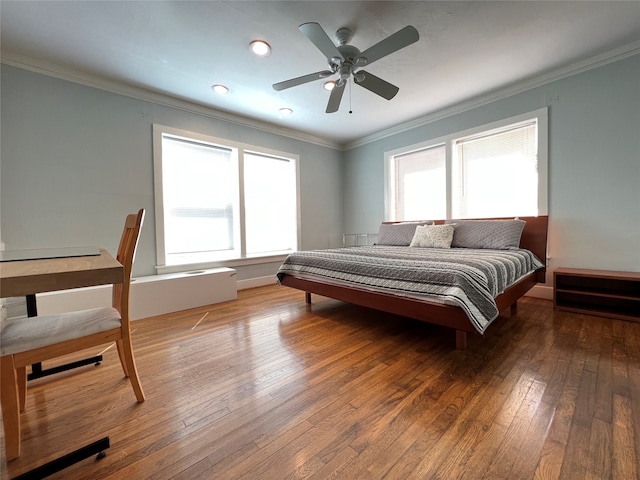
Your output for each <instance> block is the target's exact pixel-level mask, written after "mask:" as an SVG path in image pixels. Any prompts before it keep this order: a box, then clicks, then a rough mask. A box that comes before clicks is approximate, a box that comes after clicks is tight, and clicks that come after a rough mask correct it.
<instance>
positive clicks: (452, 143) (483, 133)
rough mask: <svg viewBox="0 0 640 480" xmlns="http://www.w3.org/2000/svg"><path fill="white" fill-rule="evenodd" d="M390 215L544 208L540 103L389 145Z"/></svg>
mask: <svg viewBox="0 0 640 480" xmlns="http://www.w3.org/2000/svg"><path fill="white" fill-rule="evenodd" d="M386 162H387V192H388V193H387V215H386V216H387V219H389V220H427V219H442V218H482V217H509V216H535V215H546V213H547V112H546V109H541V110H538V111H536V112H532V113H529V114H525V115H520V116H518V117H513V118H509V119H506V120H504V121H500V122H495V123H493V124H490V125H484V126H482V127H478V128H475V129H472V130H468V131H465V132H458V133H455V134H452V135H448V136H446V137H442V138H439V139H435V140H432V141H429V142H424V143H422V144H420V145H414V146H412V147H409V148H404V149H402V150H399V151H394V152H388V153H387V154H386Z"/></svg>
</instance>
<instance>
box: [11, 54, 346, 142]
mask: <svg viewBox="0 0 640 480" xmlns="http://www.w3.org/2000/svg"><path fill="white" fill-rule="evenodd" d="M0 63H2V64H6V65H9V66H12V67H16V68H21V69H23V70H29V71H31V72H34V73H39V74H42V75H47V76H49V77H54V78H58V79H61V80H66V81H68V82H72V83H77V84H80V85H84V86H87V87H92V88H97V89H99V90H104V91H107V92H111V93H115V94H118V95H123V96H126V97H130V98H135V99H137V100H144V101H147V102H150V103H154V104H156V105H161V106H165V107H171V108H175V109H178V110H182V111H185V112H189V113H195V114H198V115H202V116H204V117H208V118H213V119H216V120H222V121H225V122H229V123H233V124H234V125H238V126H241V127H247V128H253V129H256V130H261V131H263V132H267V133H272V134H275V135H281V136H284V137H288V138H291V139H294V140H300V141H303V142H306V143H312V144H315V145H320V146H322V147H328V148H332V149H335V150H344V145H342V144H339V143H336V142H332V141H330V140H327V139H326V138H321V137H317V136H315V135H310V134H307V133H304V132H300V131H299V130H294V129H290V128H286V127H281V126H278V125H275V124H273V123H269V122H263V121H260V120H256V119H253V118H249V117H244V116H242V115H237V114H233V113H229V112H223V111H221V110H217V109H215V108H213V107H208V106H205V105H202V104H197V103H193V102H190V101H188V100H184V99H181V98H179V97H174V96H171V95H167V94H165V93H161V92H156V91H153V90H150V89H146V88H141V87H135V86H133V85H129V84H126V83H124V82H118V81H114V80H109V79H106V78H102V77H98V76H96V75H91V74H88V73H86V72H80V71H75V70H72V69H68V68H64V67H61V66H59V65H55V64H51V63H48V62H46V61H42V60H37V59H33V58H30V57H25V56H22V55H15V54H9V55H5V54H4V53H3V55H2V58H1V59H0Z"/></svg>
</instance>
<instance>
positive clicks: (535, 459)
mask: <svg viewBox="0 0 640 480" xmlns="http://www.w3.org/2000/svg"><path fill="white" fill-rule="evenodd" d="M313 299H314V304H313V305H312V306H310V307H309V306H307V305H305V303H304V294H303V293H302V292H299V291H296V290H292V289H289V288H286V287H281V286H277V285H273V286H268V287H261V288H256V289H252V290H245V291H241V292H239V299H238V300H237V301H232V302H227V303H223V304H218V305H213V306H209V307H206V308H198V309H194V310H190V311H185V312H180V313H177V314H171V315H165V316H161V317H155V318H150V319H144V320H139V321H135V322H134V324H133V325H134V328H135V331H134V333H133V339H134V348H135V351H136V358H137V363H138V368H139V371H140V378H141V381H142V384H143V387H144V389H145V393H146V395H147V400H146V402H144V403H142V404H137V403H136V402H135V397H134V394H133V390H132V389H131V386H130V384H129V382H128V381H127V380H126V379H125V378H124V377H123V376H122V370H121V368H120V365H119V363H118V360H117V354H116V352H115V349H114V348H108V349H107V350H106V351H105V352H104V362H103V363H102V364H101V365H100V366H97V367H96V366H87V367H83V368H80V369H76V370H74V371H71V372H66V373H62V374H58V375H55V376H52V377H47V378H42V379H39V380H36V381H33V382H30V383H29V392H28V400H27V409H26V411H25V412H24V413H23V414H22V428H23V432H22V442H23V443H22V456H21V457H20V458H19V459H17V460H15V461H12V462H9V464H7V462H6V460H5V456H4V437H2V438H1V439H0V440H1V442H2V447H0V452H1V454H2V462H1V465H0V468H1V470H0V477H2V478H3V479H4V478H12V477H15V476H17V475H19V474H21V473H23V472H24V471H26V470H29V469H31V468H34V467H36V466H38V465H40V464H42V463H44V462H46V461H49V460H51V459H53V458H56V457H58V456H60V455H63V454H65V453H68V452H70V451H72V450H74V449H76V448H79V447H81V446H83V445H84V444H87V443H89V442H91V441H95V440H97V439H99V438H101V437H103V436H107V435H108V436H109V437H110V440H111V448H110V449H109V450H107V456H106V457H105V458H103V459H101V460H96V459H95V458H93V457H92V458H90V459H87V460H85V461H83V462H81V463H79V464H77V465H74V466H72V467H70V468H69V469H67V470H65V471H63V472H61V473H59V474H56V475H54V476H52V477H50V478H53V479H56V478H58V479H76V478H78V479H79V478H82V479H130V480H134V479H146V478H151V479H214V478H215V479H234V480H235V479H250V480H256V479H268V480H269V479H274V480H280V479H343V480H344V479H346V480H352V479H394V480H395V479H458V478H460V479H461V478H464V479H570V480H574V479H583V478H584V479H587V478H589V479H620V480H632V479H637V478H639V475H640V464H639V463H640V323H633V322H625V321H621V320H611V319H607V318H599V317H592V316H587V315H579V314H573V313H566V312H554V310H553V307H552V304H551V302H549V301H545V300H539V299H532V298H524V299H523V300H521V301H520V302H519V308H518V313H517V315H516V316H515V317H514V318H507V316H505V317H500V318H499V319H498V320H496V322H495V324H494V325H492V326H491V328H489V330H488V332H487V335H486V336H485V337H484V338H483V337H480V336H471V337H470V339H469V346H468V349H467V350H466V351H464V352H460V351H456V350H455V349H454V334H453V332H451V331H449V330H447V329H444V328H440V327H436V326H433V325H427V324H423V323H419V322H416V321H412V320H409V319H404V318H401V317H396V316H391V315H387V314H383V313H380V312H375V311H372V310H368V309H364V308H360V307H355V306H352V305H348V304H345V303H341V302H338V301H334V300H330V299H324V298H322V297H316V296H314V297H313ZM507 315H508V314H507ZM86 353H96V352H93V351H92V352H86ZM81 356H83V355H78V356H76V357H81ZM74 358H75V357H74ZM47 365H49V364H47Z"/></svg>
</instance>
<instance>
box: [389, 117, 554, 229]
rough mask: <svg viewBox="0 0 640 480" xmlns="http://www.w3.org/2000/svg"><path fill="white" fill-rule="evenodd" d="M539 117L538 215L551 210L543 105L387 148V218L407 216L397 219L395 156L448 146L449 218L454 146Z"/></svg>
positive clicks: (545, 122)
mask: <svg viewBox="0 0 640 480" xmlns="http://www.w3.org/2000/svg"><path fill="white" fill-rule="evenodd" d="M531 120H536V122H537V131H538V136H537V143H538V145H537V148H538V215H548V211H549V186H548V163H549V162H548V155H549V152H548V150H549V148H548V145H549V141H548V135H549V127H548V109H547V107H543V108H540V109H537V110H534V111H531V112H527V113H523V114H520V115H515V116H512V117H508V118H504V119H501V120H497V121H494V122H491V123H486V124H483V125H479V126H477V127H473V128H469V129H467V130H462V131H459V132H454V133H450V134H447V135H443V136H441V137H437V138H433V139H430V140H425V141H423V142H419V143H416V144H413V145H409V146H405V147H401V148H397V149H394V150H390V151H387V152H385V154H384V162H385V168H384V185H385V191H384V210H385V211H384V215H385V221H401V220H403V219H397V218H394V217H395V205H394V203H393V202H394V190H395V188H396V186H395V183H394V182H395V174H394V157H395V156H399V155H405V154H408V153H411V152H415V151H417V150H423V149H427V148H432V147H438V146H441V145H444V146H445V176H446V182H447V184H446V189H445V191H446V199H445V202H446V217H445V219H452V218H453V217H452V204H453V201H452V194H453V193H452V186H453V179H452V175H453V173H452V171H453V168H452V167H453V161H454V149H455V145H456V141H458V140H461V139H464V138H465V137H470V136H474V135H479V134H481V133H483V132H489V131H491V130H498V129H501V128H505V127H509V126H511V125H515V124H520V123H524V122H527V121H531ZM422 220H440V219H422Z"/></svg>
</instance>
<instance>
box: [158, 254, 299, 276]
mask: <svg viewBox="0 0 640 480" xmlns="http://www.w3.org/2000/svg"><path fill="white" fill-rule="evenodd" d="M287 255H288V253H280V254H276V255H267V256H256V257H246V258H232V259H228V260H216V261H210V262H198V263H183V264H179V265H157V266H156V272H157V274H158V275H162V274H165V273H179V272H189V271H192V270H206V269H209V268H218V267H229V268H234V267H243V266H247V265H259V264H263V263H276V262H282V261H283V260H284V259H285V258H287Z"/></svg>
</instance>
